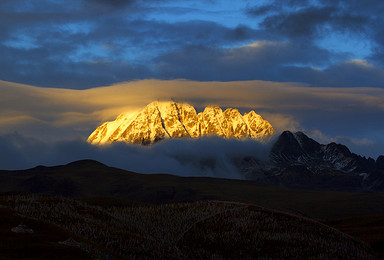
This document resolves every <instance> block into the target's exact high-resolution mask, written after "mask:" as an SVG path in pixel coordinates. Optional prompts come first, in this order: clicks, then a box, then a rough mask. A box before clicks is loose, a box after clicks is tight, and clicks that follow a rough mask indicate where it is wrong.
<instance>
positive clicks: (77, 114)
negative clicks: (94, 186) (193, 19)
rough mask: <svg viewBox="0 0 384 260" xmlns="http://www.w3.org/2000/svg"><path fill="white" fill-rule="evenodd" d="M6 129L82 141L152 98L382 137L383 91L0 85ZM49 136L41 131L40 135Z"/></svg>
mask: <svg viewBox="0 0 384 260" xmlns="http://www.w3.org/2000/svg"><path fill="white" fill-rule="evenodd" d="M0 93H1V96H0V111H1V114H2V117H1V126H2V127H1V131H0V133H3V134H4V133H9V132H13V131H18V132H19V133H21V134H23V135H27V136H33V137H35V138H46V139H50V140H58V139H68V138H73V137H74V136H78V137H81V138H83V139H85V138H86V137H87V136H88V135H89V134H90V133H91V132H92V131H93V130H94V129H95V128H96V127H97V126H98V125H100V124H101V123H103V122H105V121H110V120H114V119H115V117H116V116H117V115H119V114H120V113H123V112H129V111H137V110H139V109H142V108H143V107H145V106H146V105H147V104H149V103H150V102H152V101H154V100H171V99H172V100H175V101H181V102H188V103H190V104H192V105H194V106H195V107H196V108H197V109H198V110H199V109H200V110H201V109H203V108H204V107H205V106H207V105H209V104H216V105H219V106H221V107H222V108H226V107H236V108H239V109H240V111H242V112H243V113H244V112H247V111H249V110H255V111H256V113H259V114H261V115H262V116H263V117H264V118H265V119H267V120H269V121H270V122H271V123H272V125H273V126H274V127H275V128H276V130H277V131H278V132H279V131H283V130H313V129H319V130H321V131H322V132H324V133H325V134H327V135H329V136H340V133H342V135H343V136H347V137H348V136H349V137H355V138H373V140H375V139H377V140H379V139H380V138H381V137H380V135H379V134H378V131H379V132H380V129H384V122H383V121H382V120H378V118H382V117H383V115H384V90H383V89H381V88H327V87H308V86H306V85H300V84H298V83H276V82H267V81H238V82H197V81H187V80H171V81H169V80H142V81H132V82H125V83H120V84H116V85H112V86H106V87H100V88H93V89H87V90H70V89H51V88H41V87H33V86H28V85H20V84H15V83H9V82H4V81H2V82H0ZM42 133H44V134H42Z"/></svg>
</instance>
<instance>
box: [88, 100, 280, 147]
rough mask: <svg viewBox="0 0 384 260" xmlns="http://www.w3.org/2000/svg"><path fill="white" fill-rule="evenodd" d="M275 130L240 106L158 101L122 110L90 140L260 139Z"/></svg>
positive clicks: (137, 141)
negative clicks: (200, 107)
mask: <svg viewBox="0 0 384 260" xmlns="http://www.w3.org/2000/svg"><path fill="white" fill-rule="evenodd" d="M273 133H274V129H273V127H272V126H271V124H270V123H269V122H268V121H266V120H264V119H263V118H262V117H261V116H260V115H258V114H256V113H255V112H254V111H250V112H249V113H246V114H244V115H241V113H240V112H239V111H238V110H237V109H233V108H228V109H227V110H225V111H223V110H222V109H221V108H220V107H218V106H208V107H206V108H205V109H204V111H203V112H201V113H198V114H197V113H196V110H195V108H194V107H193V106H191V105H189V104H185V103H176V102H157V101H155V102H152V103H150V104H149V105H147V106H146V107H145V108H144V109H143V110H142V111H140V112H139V113H126V114H121V115H120V116H118V117H117V118H116V120H115V121H112V122H107V123H104V124H102V125H101V126H99V127H98V128H97V129H96V130H95V131H94V132H93V133H92V134H91V135H90V136H89V138H88V142H90V143H92V144H104V143H111V142H115V141H123V142H127V143H139V144H149V143H153V142H156V141H159V140H162V139H165V138H182V137H192V138H196V137H200V136H204V135H218V136H221V137H225V138H237V139H241V138H252V139H257V140H261V139H262V138H264V137H266V136H269V135H272V134H273Z"/></svg>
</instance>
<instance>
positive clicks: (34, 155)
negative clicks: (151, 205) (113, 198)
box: [0, 133, 270, 179]
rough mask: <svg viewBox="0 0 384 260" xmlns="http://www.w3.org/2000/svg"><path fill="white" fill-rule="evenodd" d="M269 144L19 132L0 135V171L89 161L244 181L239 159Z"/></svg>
mask: <svg viewBox="0 0 384 260" xmlns="http://www.w3.org/2000/svg"><path fill="white" fill-rule="evenodd" d="M269 150H270V143H269V144H262V143H260V142H257V141H254V140H225V139H222V138H219V137H205V138H199V139H192V140H191V139H172V140H164V141H162V142H159V143H156V144H154V145H152V146H141V145H136V144H125V143H114V144H111V145H105V146H95V145H91V144H89V143H86V142H84V141H83V140H79V139H78V140H72V141H60V142H55V143H44V142H42V141H39V140H34V139H31V138H26V137H24V136H21V135H20V134H17V133H14V134H8V135H2V136H0V158H1V159H0V169H8V170H15V169H26V168H32V167H35V166H37V165H45V166H55V165H63V164H67V163H70V162H73V161H76V160H82V159H93V160H97V161H99V162H102V163H104V164H107V165H109V166H113V167H118V168H122V169H125V170H130V171H134V172H139V173H169V174H174V175H179V176H205V177H220V178H234V179H243V178H244V175H243V174H242V173H241V172H240V169H239V165H238V163H239V162H240V160H241V159H242V158H244V157H250V156H251V157H255V158H259V159H265V158H266V157H267V156H268V153H269Z"/></svg>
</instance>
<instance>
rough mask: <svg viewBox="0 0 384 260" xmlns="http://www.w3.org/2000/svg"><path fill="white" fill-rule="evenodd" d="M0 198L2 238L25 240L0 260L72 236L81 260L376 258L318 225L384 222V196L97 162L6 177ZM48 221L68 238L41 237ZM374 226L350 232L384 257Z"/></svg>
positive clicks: (1, 174)
mask: <svg viewBox="0 0 384 260" xmlns="http://www.w3.org/2000/svg"><path fill="white" fill-rule="evenodd" d="M0 191H1V193H2V196H0V204H1V207H2V208H4V209H6V210H8V211H6V212H8V213H6V214H5V215H4V216H8V217H6V219H5V220H4V222H3V223H2V228H3V229H2V231H1V232H2V237H3V239H5V241H7V240H8V238H9V237H14V238H12V239H16V240H14V241H19V240H20V241H24V242H20V243H22V245H21V246H19V247H18V246H16V247H15V246H14V245H11V244H9V243H0V245H2V246H3V248H0V252H6V254H5V253H4V254H3V255H1V253H0V258H1V257H3V258H6V256H13V255H14V254H16V253H15V252H16V251H17V252H20V251H23V250H25V249H26V248H27V249H28V248H30V247H31V244H30V242H28V241H35V242H36V243H37V244H36V246H37V248H42V250H43V248H48V249H47V250H48V252H60V250H64V251H65V250H66V249H65V247H64V249H63V247H62V246H61V245H62V244H60V246H59V247H57V245H56V243H58V242H59V241H65V240H67V239H69V241H72V240H71V239H70V238H72V239H74V240H75V242H73V241H72V242H71V243H69V244H71V246H70V247H68V250H70V252H72V251H74V252H75V251H76V252H77V253H76V254H80V255H81V254H82V252H81V251H78V249H81V250H82V251H84V252H86V253H87V255H88V256H92V255H95V254H96V255H102V256H103V257H106V256H108V258H111V259H112V258H119V257H120V256H121V257H123V258H138V259H141V258H162V259H177V258H178V259H206V258H222V257H224V258H225V257H228V256H229V257H231V258H238V259H241V258H247V257H251V258H257V257H261V258H262V257H264V258H297V257H299V258H300V257H301V258H310V257H313V258H333V257H338V258H341V259H343V258H344V259H345V258H375V257H376V256H377V255H376V253H375V252H374V251H373V250H372V249H371V248H370V247H369V246H368V245H367V244H364V243H362V242H359V241H360V240H356V239H354V238H352V237H350V236H348V235H345V234H343V233H341V232H339V231H336V230H334V229H332V228H330V227H328V226H325V225H323V224H320V223H319V222H317V221H318V220H327V221H330V222H329V223H330V225H332V226H334V227H341V228H343V226H342V225H340V221H338V220H337V219H339V218H351V217H356V216H359V217H360V218H361V219H371V218H372V215H376V217H375V218H374V219H375V220H377V219H379V220H384V217H383V216H384V207H383V206H382V205H383V204H384V193H356V192H338V191H326V190H317V191H310V190H295V189H288V188H284V187H279V186H275V185H272V184H266V183H261V182H256V181H245V180H244V181H241V180H229V179H214V178H185V177H177V176H172V175H166V174H157V175H156V174H152V175H145V174H138V173H133V172H128V171H124V170H120V169H117V168H112V167H108V166H106V165H104V164H101V163H99V162H96V161H92V160H83V161H77V162H73V163H70V164H67V165H63V166H55V167H44V166H38V167H35V168H33V169H29V170H21V171H0ZM36 194H40V195H36ZM43 194H44V195H43ZM47 195H49V196H47ZM56 196H60V197H56ZM62 196H64V197H67V198H63V197H62ZM230 201H233V202H230ZM256 205H258V206H256ZM267 208H268V209H267ZM12 212H14V213H12ZM284 212H289V213H284ZM10 214H11V215H10ZM12 214H20V216H23V217H24V219H23V221H24V222H26V224H27V225H28V226H29V227H31V228H33V229H34V231H35V234H36V235H38V234H41V233H39V230H40V231H41V232H46V233H45V234H46V236H45V237H44V236H43V237H41V236H40V238H39V239H40V240H34V239H31V238H35V237H34V236H35V235H31V237H30V238H28V237H24V238H23V237H20V236H15V234H12V235H11V233H10V229H11V228H12V227H13V226H15V225H17V222H18V221H16V220H12ZM379 214H382V215H379ZM309 218H310V219H309ZM15 219H17V218H16V217H15ZM11 220H12V221H11ZM332 221H333V222H332ZM47 222H49V223H50V224H49V225H52V224H53V225H54V227H56V228H58V229H60V230H62V231H54V229H49V230H51V232H59V233H60V232H61V233H60V234H67V236H68V237H67V238H65V235H64V236H63V235H57V236H53V235H52V236H51V235H49V232H48V233H47V231H44V230H46V228H45V224H46V223H47ZM348 223H353V221H352V220H350V221H349V222H348ZM368 223H370V224H372V222H368ZM377 223H378V222H377V221H375V222H374V225H373V224H372V225H370V224H368V225H366V226H364V227H361V228H360V229H358V230H357V231H356V230H354V232H355V233H352V232H351V233H352V234H356V237H359V238H361V239H363V240H365V241H367V242H369V243H371V245H372V246H373V247H374V248H375V249H376V250H380V248H383V247H382V245H383V243H384V239H383V235H382V234H383V233H380V234H376V236H375V237H374V238H372V239H367V238H366V236H367V235H368V236H369V234H373V233H374V232H373V231H372V230H371V229H369V225H370V226H371V227H373V228H375V229H377V228H379V229H380V228H384V227H383V225H378V224H377ZM380 223H383V222H380ZM47 225H48V224H47ZM47 227H48V226H47ZM346 231H347V232H349V231H350V229H346ZM62 232H64V233H62ZM65 232H67V233H65ZM59 233H58V234H59ZM22 236H27V235H22ZM0 239H1V238H0ZM64 239H65V240H64ZM0 242H1V241H0ZM23 243H25V244H23ZM3 249H4V250H3ZM57 250H58V251H57ZM24 252H25V251H24ZM52 254H53V253H52ZM21 255H22V254H21Z"/></svg>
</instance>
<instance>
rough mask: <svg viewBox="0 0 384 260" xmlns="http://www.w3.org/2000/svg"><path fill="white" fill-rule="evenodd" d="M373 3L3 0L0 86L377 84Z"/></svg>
mask: <svg viewBox="0 0 384 260" xmlns="http://www.w3.org/2000/svg"><path fill="white" fill-rule="evenodd" d="M383 13H384V3H383V2H382V1H380V0H364V1H362V0H318V1H311V0H308V1H306V0H300V1H298V0H275V1H245V0H239V1H230V0H228V1H227V0H197V1H178V0H176V1H167V0H161V1H155V0H153V1H150V0H149V1H148V0H146V1H143V0H142V1H140V0H67V1H57V0H39V1H34V0H2V1H1V2H0V53H1V55H0V79H2V80H6V81H12V82H19V83H25V84H31V85H37V86H43V87H60V88H74V89H76V88H77V89H84V88H90V87H97V86H102V85H110V84H113V83H116V82H122V81H130V80H135V79H147V78H156V79H175V78H184V79H190V80H197V81H212V80H215V81H239V80H267V81H280V82H286V81H289V82H302V83H308V84H310V85H312V86H330V87H357V86H361V87H367V86H369V87H380V88H382V87H384V85H383V82H384V69H383V66H384V59H383V58H384V37H383V35H384V18H383V15H382V14H383Z"/></svg>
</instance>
